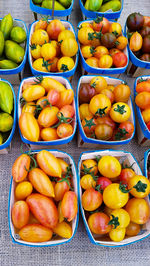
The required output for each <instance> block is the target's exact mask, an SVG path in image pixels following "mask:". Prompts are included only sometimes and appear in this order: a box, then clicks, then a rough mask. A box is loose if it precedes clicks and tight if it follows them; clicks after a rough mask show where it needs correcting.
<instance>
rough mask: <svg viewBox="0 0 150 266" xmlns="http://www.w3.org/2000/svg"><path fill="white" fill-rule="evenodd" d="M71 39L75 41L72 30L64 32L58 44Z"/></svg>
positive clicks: (61, 33)
mask: <svg viewBox="0 0 150 266" xmlns="http://www.w3.org/2000/svg"><path fill="white" fill-rule="evenodd" d="M69 38H74V39H75V35H74V33H73V32H72V31H70V30H63V31H61V32H60V33H59V35H58V42H59V43H61V42H62V41H64V40H66V39H69Z"/></svg>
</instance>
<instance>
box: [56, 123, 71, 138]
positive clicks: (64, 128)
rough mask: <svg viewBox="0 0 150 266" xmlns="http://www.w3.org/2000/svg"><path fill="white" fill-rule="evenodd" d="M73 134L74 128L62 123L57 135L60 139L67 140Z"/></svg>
mask: <svg viewBox="0 0 150 266" xmlns="http://www.w3.org/2000/svg"><path fill="white" fill-rule="evenodd" d="M72 134H73V127H72V125H70V124H65V123H62V124H60V125H59V126H58V128H57V135H58V137H59V138H61V139H63V138H67V137H69V136H71V135H72Z"/></svg>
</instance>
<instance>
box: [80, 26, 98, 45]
mask: <svg viewBox="0 0 150 266" xmlns="http://www.w3.org/2000/svg"><path fill="white" fill-rule="evenodd" d="M92 39H94V30H93V29H92V28H91V27H83V28H80V29H79V31H78V40H79V42H80V43H82V44H83V45H90V44H91V40H92Z"/></svg>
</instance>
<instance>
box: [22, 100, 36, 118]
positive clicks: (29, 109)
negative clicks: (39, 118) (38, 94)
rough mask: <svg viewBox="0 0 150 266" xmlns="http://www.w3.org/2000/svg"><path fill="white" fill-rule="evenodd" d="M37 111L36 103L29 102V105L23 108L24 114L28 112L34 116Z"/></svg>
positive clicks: (26, 104)
mask: <svg viewBox="0 0 150 266" xmlns="http://www.w3.org/2000/svg"><path fill="white" fill-rule="evenodd" d="M35 110H36V106H35V103H34V102H28V103H25V105H24V106H23V108H22V113H26V112H27V113H31V114H33V115H34V113H35Z"/></svg>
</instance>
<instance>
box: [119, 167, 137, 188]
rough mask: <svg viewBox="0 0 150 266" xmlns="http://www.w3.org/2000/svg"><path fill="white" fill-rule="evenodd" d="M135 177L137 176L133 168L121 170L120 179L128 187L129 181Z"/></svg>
mask: <svg viewBox="0 0 150 266" xmlns="http://www.w3.org/2000/svg"><path fill="white" fill-rule="evenodd" d="M133 176H135V172H134V171H133V170H132V169H131V168H125V169H122V170H121V173H120V177H119V179H120V181H121V182H122V183H123V184H126V185H127V184H128V181H129V179H130V178H132V177H133Z"/></svg>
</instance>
